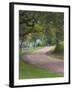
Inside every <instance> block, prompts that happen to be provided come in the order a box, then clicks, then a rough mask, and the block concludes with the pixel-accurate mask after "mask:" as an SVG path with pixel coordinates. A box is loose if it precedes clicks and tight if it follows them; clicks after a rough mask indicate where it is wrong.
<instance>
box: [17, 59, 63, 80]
mask: <svg viewBox="0 0 72 90" xmlns="http://www.w3.org/2000/svg"><path fill="white" fill-rule="evenodd" d="M53 77H63V74H58V73H53V72H49V71H48V70H44V69H41V68H37V67H35V66H33V65H31V64H28V63H25V62H24V61H23V60H20V61H19V79H33V78H53Z"/></svg>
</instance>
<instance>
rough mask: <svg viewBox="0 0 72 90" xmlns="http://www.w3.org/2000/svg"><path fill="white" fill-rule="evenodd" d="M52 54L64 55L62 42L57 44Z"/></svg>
mask: <svg viewBox="0 0 72 90" xmlns="http://www.w3.org/2000/svg"><path fill="white" fill-rule="evenodd" d="M54 52H55V53H58V54H64V42H61V43H59V44H57V45H56V48H55V51H54Z"/></svg>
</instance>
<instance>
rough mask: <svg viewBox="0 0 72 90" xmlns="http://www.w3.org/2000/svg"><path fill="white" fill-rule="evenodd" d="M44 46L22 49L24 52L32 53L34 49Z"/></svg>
mask: <svg viewBox="0 0 72 90" xmlns="http://www.w3.org/2000/svg"><path fill="white" fill-rule="evenodd" d="M42 48H44V47H36V48H24V49H23V50H22V54H31V53H33V51H35V50H38V49H42Z"/></svg>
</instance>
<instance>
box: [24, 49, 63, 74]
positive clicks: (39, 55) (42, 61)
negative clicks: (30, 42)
mask: <svg viewBox="0 0 72 90" xmlns="http://www.w3.org/2000/svg"><path fill="white" fill-rule="evenodd" d="M52 48H53V47H45V48H42V49H39V50H36V51H35V52H33V53H32V54H30V55H24V56H23V59H24V61H26V62H28V63H30V64H33V65H35V66H37V67H39V68H43V69H47V70H49V71H51V72H57V73H64V60H61V59H57V58H53V57H51V56H48V55H46V54H45V53H46V52H48V51H50V50H51V49H52Z"/></svg>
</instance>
